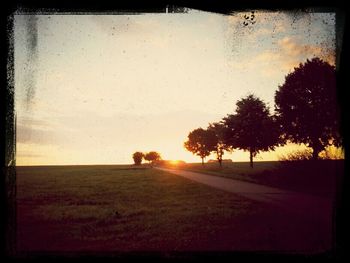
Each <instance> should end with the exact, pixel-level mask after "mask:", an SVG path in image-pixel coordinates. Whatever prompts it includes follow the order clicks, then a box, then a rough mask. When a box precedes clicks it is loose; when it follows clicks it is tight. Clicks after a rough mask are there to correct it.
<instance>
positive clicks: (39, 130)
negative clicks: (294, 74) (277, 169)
mask: <svg viewBox="0 0 350 263" xmlns="http://www.w3.org/2000/svg"><path fill="white" fill-rule="evenodd" d="M244 15H246V16H250V15H251V13H250V12H244V13H241V12H236V13H232V14H231V15H221V14H216V13H210V12H203V11H198V10H192V9H189V10H188V12H187V13H157V14H151V13H144V14H129V15H93V14H90V15H68V14H61V15H59V14H52V15H50V14H45V15H40V14H38V15H28V14H20V13H18V14H16V15H15V16H14V78H15V112H16V118H17V132H16V137H17V138H16V139H17V142H16V163H17V165H55V164H117V163H118V164H127V163H132V162H133V160H132V154H133V153H134V152H135V151H142V152H147V151H152V150H154V151H158V152H159V153H160V154H161V156H162V158H163V159H167V160H174V159H175V160H184V161H186V162H199V161H200V158H199V157H197V156H194V155H193V154H192V153H190V152H188V151H187V150H186V149H185V148H184V146H183V144H184V142H185V141H186V139H187V135H188V133H189V132H190V131H192V130H193V129H196V128H199V127H202V128H206V127H207V126H208V124H209V123H211V122H217V121H220V120H221V119H222V118H223V117H225V116H226V115H227V114H233V113H234V111H235V107H236V102H237V101H238V100H239V99H241V98H243V97H244V96H246V95H248V94H250V93H253V94H255V95H256V96H258V97H259V98H261V99H262V100H263V101H264V102H265V103H266V104H267V105H268V106H269V108H270V111H271V113H273V111H274V94H275V91H276V90H277V89H278V86H279V85H282V84H283V82H284V78H285V76H286V75H287V74H288V73H290V72H291V71H292V70H293V69H294V67H296V66H298V65H299V63H303V62H305V61H306V59H311V58H313V57H315V56H317V57H320V58H322V59H324V60H326V61H328V62H329V63H330V64H332V65H334V64H335V14H334V13H312V12H309V13H297V14H294V15H293V14H289V13H285V12H267V11H255V13H254V18H253V21H255V23H254V24H253V23H248V25H244V24H243V22H244V21H245V18H244ZM297 148H298V146H297V145H288V146H285V147H280V148H277V150H276V151H275V152H267V153H262V154H259V156H257V158H256V160H258V161H264V160H277V159H278V157H279V156H280V155H283V154H285V153H287V152H288V151H292V150H295V149H297ZM224 158H229V159H232V160H233V161H248V160H249V154H248V153H246V152H243V151H238V150H235V151H234V152H233V153H232V154H227V153H226V154H225V155H224ZM208 159H215V156H214V155H213V156H210V157H209V158H207V160H208Z"/></svg>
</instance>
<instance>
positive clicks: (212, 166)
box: [170, 160, 344, 198]
mask: <svg viewBox="0 0 350 263" xmlns="http://www.w3.org/2000/svg"><path fill="white" fill-rule="evenodd" d="M170 167H171V168H174V169H182V170H188V171H193V172H200V173H204V174H210V175H215V176H223V177H228V178H232V179H237V180H242V181H247V182H252V183H257V184H262V185H267V186H273V187H277V188H281V189H286V190H292V191H296V192H301V193H307V194H313V195H318V196H323V197H329V198H333V197H334V196H335V195H336V194H337V192H339V191H340V190H341V187H342V176H343V174H344V160H317V161H312V160H308V161H264V162H255V163H254V168H250V166H249V162H233V163H223V164H222V167H220V166H219V164H218V163H215V162H211V163H205V164H204V165H202V164H201V163H180V164H176V165H170Z"/></svg>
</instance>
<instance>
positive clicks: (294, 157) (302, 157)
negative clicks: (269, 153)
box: [278, 149, 312, 162]
mask: <svg viewBox="0 0 350 263" xmlns="http://www.w3.org/2000/svg"><path fill="white" fill-rule="evenodd" d="M311 159H312V150H311V149H305V150H297V151H294V152H291V153H288V154H287V155H281V156H279V157H278V160H279V161H281V162H286V161H306V160H311Z"/></svg>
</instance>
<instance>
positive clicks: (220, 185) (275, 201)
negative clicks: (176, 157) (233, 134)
mask: <svg viewBox="0 0 350 263" xmlns="http://www.w3.org/2000/svg"><path fill="white" fill-rule="evenodd" d="M157 169H159V170H162V171H166V172H169V173H172V174H176V175H179V176H182V177H185V178H188V179H190V180H192V181H196V182H198V183H202V184H206V185H209V186H211V187H214V188H217V189H221V190H224V191H228V192H231V193H235V194H239V195H242V196H244V197H246V198H249V199H252V200H256V201H260V202H266V203H270V204H272V205H275V206H278V207H279V208H281V209H284V210H286V211H289V212H293V213H296V214H299V215H300V216H302V217H303V218H305V219H310V220H317V221H318V222H322V223H324V224H327V226H330V225H331V223H332V215H333V200H332V199H327V198H323V197H318V196H313V195H308V194H302V193H298V192H292V191H287V190H283V189H278V188H274V187H268V186H264V185H259V184H254V183H249V182H243V181H239V180H235V179H229V178H223V177H219V176H213V175H207V174H201V173H196V172H190V171H184V170H176V169H166V168H157Z"/></svg>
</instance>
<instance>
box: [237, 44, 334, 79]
mask: <svg viewBox="0 0 350 263" xmlns="http://www.w3.org/2000/svg"><path fill="white" fill-rule="evenodd" d="M314 57H319V58H321V59H322V60H324V61H326V62H328V63H329V64H331V65H335V50H332V49H331V48H328V47H324V46H322V45H310V44H303V43H300V42H298V41H297V40H296V39H294V38H291V37H284V38H282V39H280V40H278V41H277V45H275V47H274V48H273V49H268V50H266V51H264V52H262V53H260V54H258V55H256V56H251V57H250V58H247V59H244V60H241V61H239V62H235V63H231V64H230V66H231V67H232V68H233V69H236V70H244V71H247V70H256V71H260V73H261V74H262V75H263V76H265V77H274V76H276V75H278V74H281V73H283V74H286V73H288V72H290V71H291V70H293V69H294V68H295V67H297V66H299V64H300V63H304V62H305V61H306V60H307V59H312V58H314Z"/></svg>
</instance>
